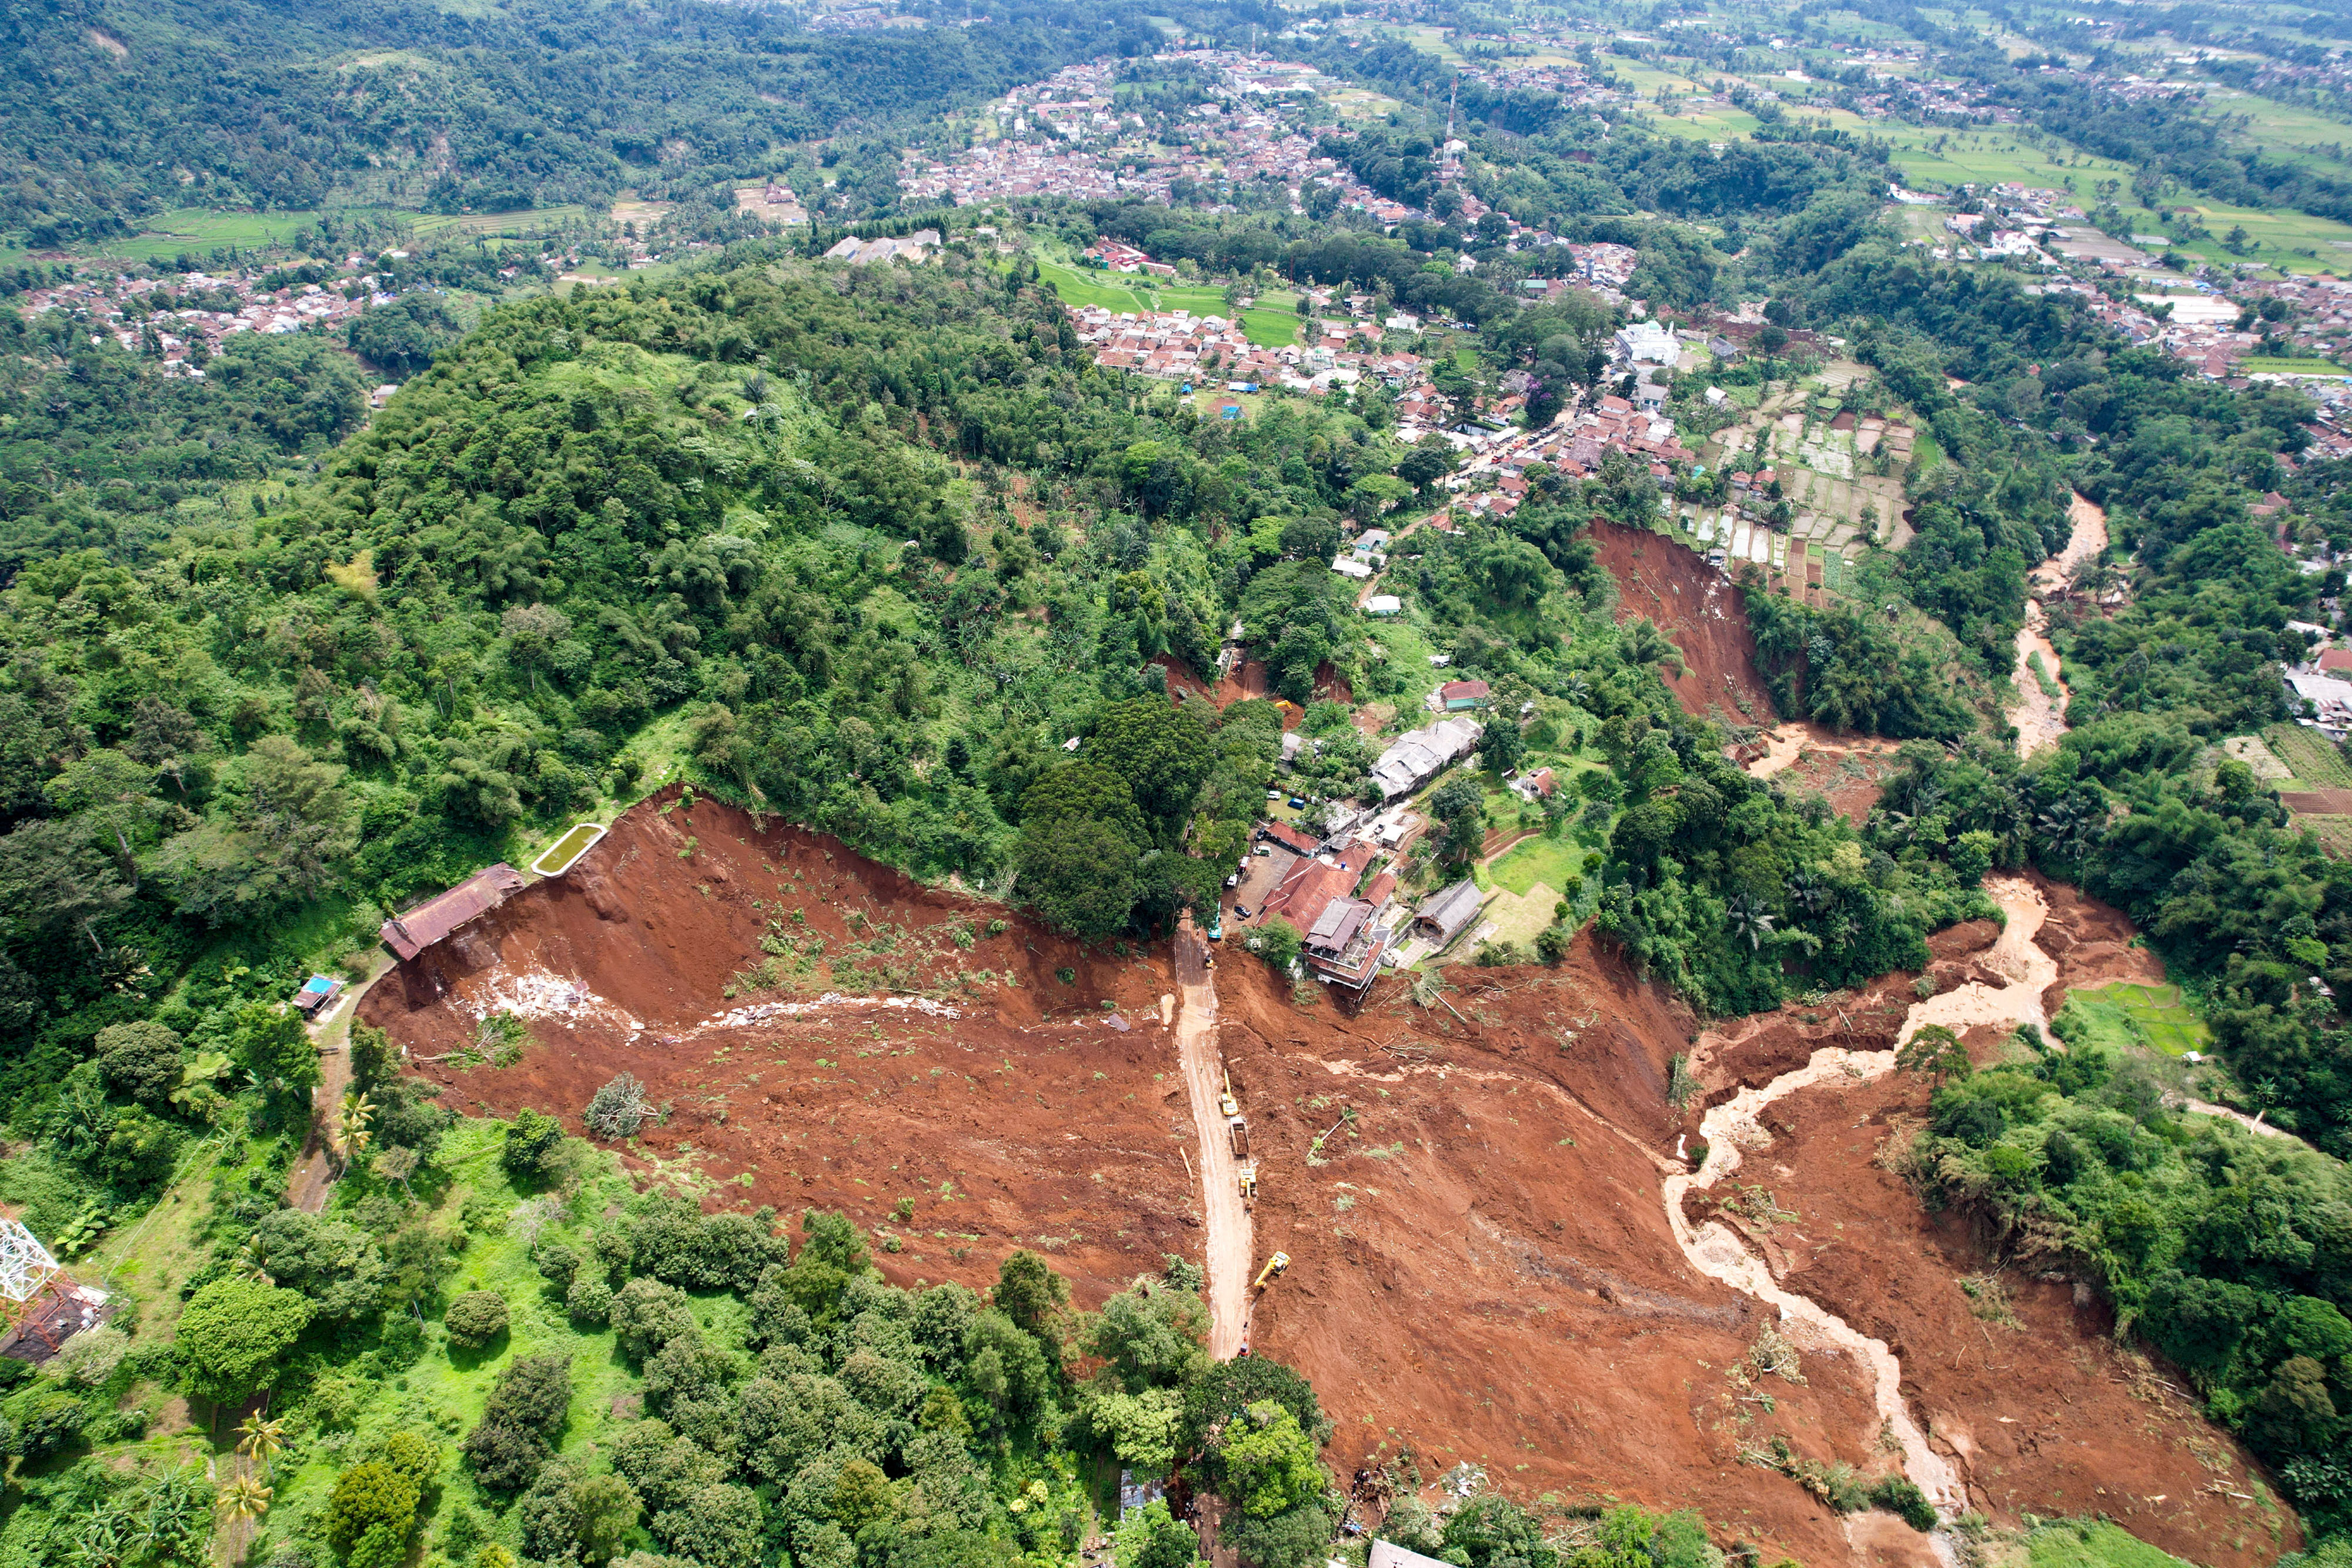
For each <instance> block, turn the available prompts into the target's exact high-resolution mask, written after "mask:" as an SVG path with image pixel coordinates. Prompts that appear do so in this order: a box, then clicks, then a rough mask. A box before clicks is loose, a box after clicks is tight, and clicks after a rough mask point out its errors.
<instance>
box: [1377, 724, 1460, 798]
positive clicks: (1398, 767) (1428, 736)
mask: <svg viewBox="0 0 2352 1568" xmlns="http://www.w3.org/2000/svg"><path fill="white" fill-rule="evenodd" d="M1477 745H1478V721H1477V720H1476V719H1475V718H1468V717H1463V716H1456V717H1454V718H1442V719H1439V720H1438V721H1437V722H1436V723H1435V724H1433V725H1431V726H1430V727H1428V728H1426V729H1415V730H1410V731H1407V732H1406V733H1405V734H1403V735H1401V736H1398V737H1396V739H1395V741H1394V742H1393V743H1391V745H1390V747H1389V748H1388V749H1387V750H1386V751H1383V752H1381V755H1380V758H1379V759H1378V760H1377V761H1375V762H1374V763H1373V764H1372V782H1373V783H1375V784H1377V785H1379V786H1380V789H1381V799H1382V800H1395V799H1396V798H1397V797H1398V796H1400V795H1409V794H1411V793H1412V791H1414V790H1415V789H1420V788H1421V787H1422V785H1423V784H1425V783H1427V782H1428V781H1429V780H1430V779H1434V778H1436V777H1437V776H1438V775H1439V774H1440V773H1442V772H1444V770H1445V769H1446V768H1449V767H1451V766H1453V764H1454V763H1455V762H1457V761H1459V760H1461V759H1462V758H1465V757H1467V756H1469V755H1470V753H1471V752H1472V751H1474V750H1475V749H1476V747H1477Z"/></svg>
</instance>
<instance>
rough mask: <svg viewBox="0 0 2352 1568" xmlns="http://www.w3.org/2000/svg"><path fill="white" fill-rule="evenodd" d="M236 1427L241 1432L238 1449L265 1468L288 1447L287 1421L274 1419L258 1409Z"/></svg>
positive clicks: (237, 1443)
mask: <svg viewBox="0 0 2352 1568" xmlns="http://www.w3.org/2000/svg"><path fill="white" fill-rule="evenodd" d="M236 1429H237V1431H238V1433H239V1434H240V1436H239V1437H238V1438H237V1442H236V1451H237V1452H238V1453H240V1454H243V1455H244V1456H245V1457H246V1458H248V1459H251V1460H252V1461H253V1462H254V1463H256V1464H257V1465H261V1466H263V1467H265V1468H267V1467H268V1464H269V1461H270V1460H271V1459H273V1458H276V1457H277V1456H278V1453H279V1452H280V1451H281V1450H282V1449H284V1448H285V1447H286V1423H285V1422H283V1421H273V1420H271V1419H269V1417H268V1416H264V1415H263V1414H262V1413H261V1412H260V1411H258V1410H256V1411H255V1412H254V1413H253V1414H252V1415H250V1416H247V1417H246V1418H245V1419H244V1420H243V1421H242V1422H240V1423H239V1424H238V1426H237V1428H236Z"/></svg>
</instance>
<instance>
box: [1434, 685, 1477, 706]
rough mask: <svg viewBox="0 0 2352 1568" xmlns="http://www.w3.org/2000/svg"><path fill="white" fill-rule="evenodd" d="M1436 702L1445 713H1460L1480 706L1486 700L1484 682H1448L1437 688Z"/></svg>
mask: <svg viewBox="0 0 2352 1568" xmlns="http://www.w3.org/2000/svg"><path fill="white" fill-rule="evenodd" d="M1437 700H1438V701H1439V702H1440V703H1442V704H1443V705H1444V709H1445V711H1446V712H1447V713H1460V712H1462V711H1463V710H1465V708H1474V707H1478V706H1482V705H1483V704H1484V703H1485V702H1486V682H1484V681H1448V682H1446V683H1445V684H1444V685H1442V686H1440V687H1438V688H1437Z"/></svg>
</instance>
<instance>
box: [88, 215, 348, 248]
mask: <svg viewBox="0 0 2352 1568" xmlns="http://www.w3.org/2000/svg"><path fill="white" fill-rule="evenodd" d="M318 221H319V214H317V213H316V212H299V213H234V212H215V211H214V210H212V209H211V208H208V207H174V208H173V209H172V210H171V211H170V212H167V213H164V214H162V215H161V216H159V217H157V218H156V219H155V220H154V221H153V223H152V226H150V227H149V228H147V229H146V230H145V231H143V232H142V233H140V234H137V235H132V236H131V238H129V239H114V240H102V241H99V242H97V243H95V244H90V245H83V246H74V247H73V250H72V254H73V255H75V256H119V257H121V258H122V259H124V260H126V261H169V260H171V259H172V258H173V256H178V255H179V254H180V253H181V252H182V251H189V252H192V253H193V254H194V255H196V256H204V255H205V253H206V252H208V251H212V250H215V249H217V248H219V247H221V246H236V248H237V249H239V250H267V249H268V248H269V247H271V246H280V245H284V244H286V243H288V242H289V241H290V240H291V239H292V238H293V237H294V231H295V230H296V229H299V228H301V227H302V226H304V225H308V224H315V223H317V222H318Z"/></svg>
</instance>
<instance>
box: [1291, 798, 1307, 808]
mask: <svg viewBox="0 0 2352 1568" xmlns="http://www.w3.org/2000/svg"><path fill="white" fill-rule="evenodd" d="M1290 809H1291V810H1294V811H1304V810H1307V797H1306V796H1304V795H1293V796H1292V797H1291V798H1290Z"/></svg>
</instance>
